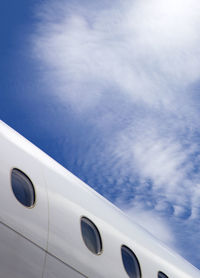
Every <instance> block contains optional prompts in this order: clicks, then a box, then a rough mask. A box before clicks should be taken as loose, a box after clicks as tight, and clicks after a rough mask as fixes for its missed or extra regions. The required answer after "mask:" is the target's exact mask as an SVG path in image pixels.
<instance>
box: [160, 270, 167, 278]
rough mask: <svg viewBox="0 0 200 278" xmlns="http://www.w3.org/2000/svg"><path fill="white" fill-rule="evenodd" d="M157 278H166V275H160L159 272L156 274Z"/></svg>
mask: <svg viewBox="0 0 200 278" xmlns="http://www.w3.org/2000/svg"><path fill="white" fill-rule="evenodd" d="M158 278H168V276H167V275H165V274H164V273H162V272H161V271H159V272H158Z"/></svg>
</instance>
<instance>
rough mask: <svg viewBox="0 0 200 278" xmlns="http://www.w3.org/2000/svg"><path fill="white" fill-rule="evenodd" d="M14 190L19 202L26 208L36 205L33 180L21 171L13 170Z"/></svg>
mask: <svg viewBox="0 0 200 278" xmlns="http://www.w3.org/2000/svg"><path fill="white" fill-rule="evenodd" d="M11 185H12V190H13V193H14V195H15V197H16V198H17V200H18V201H19V202H20V203H21V204H23V205H24V206H26V207H32V206H33V205H34V203H35V191H34V188H33V184H32V182H31V180H30V179H29V178H28V177H27V176H26V175H25V174H24V173H23V172H22V171H20V170H18V169H13V170H12V173H11Z"/></svg>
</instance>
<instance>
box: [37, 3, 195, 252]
mask: <svg viewBox="0 0 200 278" xmlns="http://www.w3.org/2000/svg"><path fill="white" fill-rule="evenodd" d="M95 2H96V1H95ZM102 3H103V4H102ZM102 3H94V1H92V0H91V1H75V2H69V1H64V0H60V1H47V2H46V3H45V4H44V5H43V6H40V7H39V9H38V18H39V24H38V25H37V30H36V32H35V34H34V36H32V44H33V49H32V51H33V55H34V57H36V58H37V60H38V61H39V63H40V65H42V67H43V72H44V78H45V79H46V80H47V82H48V83H49V88H50V91H51V93H54V94H56V95H57V96H59V98H60V99H61V101H65V102H67V103H70V104H71V105H72V107H73V109H74V112H75V113H77V112H79V113H80V115H81V117H82V115H88V121H90V122H91V123H92V124H94V126H95V128H98V129H99V133H100V134H103V136H105V137H106V140H107V149H106V151H108V153H109V155H110V162H108V161H105V160H104V157H103V156H98V157H96V158H95V157H94V156H93V151H94V146H93V148H92V149H91V157H92V163H93V167H94V168H95V167H96V165H98V166H99V167H102V168H103V167H106V166H105V165H107V166H108V165H109V167H110V168H109V169H110V170H111V177H110V176H109V175H108V176H109V178H108V179H107V181H108V183H109V181H111V182H112V183H114V182H113V181H116V183H115V188H116V189H118V188H119V187H121V188H122V187H123V186H124V187H123V188H122V189H121V191H120V192H121V195H119V196H118V198H117V201H116V202H117V203H118V204H119V205H121V207H124V205H125V204H124V202H125V201H124V200H125V199H127V197H128V194H129V193H130V187H134V186H136V185H135V179H134V176H135V174H136V173H137V179H138V183H139V186H138V187H137V188H136V190H135V194H136V195H135V196H134V201H133V202H132V203H131V206H132V207H130V206H129V210H130V211H131V210H132V209H133V210H134V209H135V208H136V209H138V208H140V213H139V215H142V217H141V219H144V221H143V222H147V223H148V225H147V229H151V223H153V222H152V221H153V220H152V219H153V216H152V215H154V213H156V214H157V215H162V214H163V213H164V212H166V213H168V214H169V215H170V217H171V218H172V219H174V225H176V224H175V223H176V220H177V219H178V221H180V219H183V221H186V220H187V221H189V222H188V223H190V224H188V226H187V227H188V228H187V229H191V227H192V225H193V224H194V223H193V222H192V221H197V220H198V219H199V215H200V206H199V200H200V188H199V186H198V184H199V181H200V176H199V173H198V170H199V166H198V165H199V163H200V152H199V150H200V144H199V142H198V141H199V140H198V138H199V135H198V130H199V127H200V125H199V116H200V113H199V109H198V105H199V99H198V95H197V94H196V93H195V91H194V90H193V88H194V87H195V86H197V84H198V82H199V79H200V74H199V72H200V51H199V45H200V36H199V26H200V3H199V1H197V0H168V1H164V0H141V1H133V0H127V1H113V2H112V4H111V3H108V2H105V3H104V2H102ZM109 130H111V131H110V134H109ZM103 136H102V137H103ZM88 156H89V154H88ZM99 160H101V161H99ZM106 163H107V164H106ZM119 171H120V173H121V178H118V177H119V175H118V174H119ZM127 175H129V178H130V179H129V183H125V180H126V179H127ZM116 177H117V178H116ZM103 178H104V177H102V181H103ZM131 179H132V181H131ZM124 183H125V184H126V185H124ZM115 188H111V189H110V190H111V191H113V192H114V190H115ZM147 193H148V196H147ZM148 198H150V199H148ZM141 200H143V201H144V203H143V204H142V202H143V201H141ZM147 207H151V210H153V212H152V211H151V212H147ZM142 211H145V213H144V214H143V212H142ZM150 214H152V215H150ZM145 215H150V217H149V219H151V221H149V222H148V221H146V220H145V218H146V216H145ZM157 217H158V218H157V220H158V222H159V223H161V222H162V221H161V220H160V218H159V217H160V216H157ZM157 220H155V221H157ZM160 221H161V222H160ZM163 223H164V222H163ZM163 223H161V225H158V226H159V227H160V229H161V230H160V231H159V234H164V235H165V238H164V241H169V242H170V238H173V237H172V236H171V233H172V232H171V231H170V230H168V229H167V228H166V226H165V225H166V224H163ZM163 230H165V231H169V232H167V233H166V234H165V233H163ZM176 239H177V240H178V236H177V237H176ZM197 253H198V252H197Z"/></svg>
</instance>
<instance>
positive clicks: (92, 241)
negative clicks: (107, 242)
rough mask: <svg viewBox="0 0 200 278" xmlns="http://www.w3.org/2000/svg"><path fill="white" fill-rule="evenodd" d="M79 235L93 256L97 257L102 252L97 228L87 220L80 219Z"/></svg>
mask: <svg viewBox="0 0 200 278" xmlns="http://www.w3.org/2000/svg"><path fill="white" fill-rule="evenodd" d="M81 233H82V237H83V241H84V243H85V245H86V246H87V248H88V249H89V250H90V251H91V252H92V253H94V254H96V255H99V254H100V253H101V251H102V241H101V236H100V233H99V231H98V229H97V227H96V226H95V225H94V223H92V222H91V221H90V220H89V219H88V218H86V217H82V218H81Z"/></svg>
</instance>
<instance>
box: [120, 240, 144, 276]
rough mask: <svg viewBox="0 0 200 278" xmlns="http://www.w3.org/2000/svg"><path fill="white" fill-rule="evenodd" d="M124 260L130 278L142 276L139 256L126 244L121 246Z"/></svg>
mask: <svg viewBox="0 0 200 278" xmlns="http://www.w3.org/2000/svg"><path fill="white" fill-rule="evenodd" d="M121 254H122V261H123V264H124V268H125V270H126V272H127V274H128V276H129V277H130V278H140V277H141V270H140V265H139V262H138V259H137V257H136V256H135V254H134V253H133V252H132V251H131V250H130V249H129V248H128V247H126V246H124V245H123V246H122V248H121Z"/></svg>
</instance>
